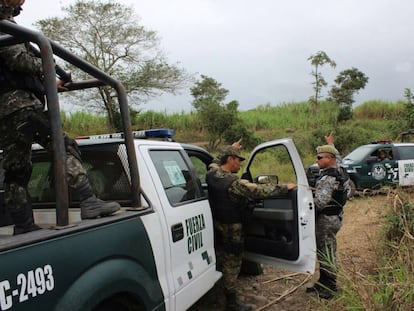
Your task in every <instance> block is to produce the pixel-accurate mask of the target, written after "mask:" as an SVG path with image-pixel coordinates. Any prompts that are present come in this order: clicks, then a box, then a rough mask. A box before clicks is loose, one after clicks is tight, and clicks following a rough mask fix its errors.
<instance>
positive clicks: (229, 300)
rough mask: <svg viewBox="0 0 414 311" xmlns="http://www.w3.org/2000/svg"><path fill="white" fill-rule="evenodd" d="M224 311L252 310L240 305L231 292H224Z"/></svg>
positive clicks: (249, 307) (247, 306)
mask: <svg viewBox="0 0 414 311" xmlns="http://www.w3.org/2000/svg"><path fill="white" fill-rule="evenodd" d="M225 295H226V310H228V311H251V310H253V308H252V307H251V306H249V305H247V304H244V303H241V302H240V301H239V300H238V299H237V296H236V293H235V292H233V291H225Z"/></svg>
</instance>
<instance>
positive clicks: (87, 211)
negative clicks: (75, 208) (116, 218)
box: [75, 179, 121, 219]
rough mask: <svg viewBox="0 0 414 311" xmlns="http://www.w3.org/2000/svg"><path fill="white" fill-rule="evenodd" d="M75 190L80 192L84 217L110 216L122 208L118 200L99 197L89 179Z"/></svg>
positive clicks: (82, 216) (82, 215)
mask: <svg viewBox="0 0 414 311" xmlns="http://www.w3.org/2000/svg"><path fill="white" fill-rule="evenodd" d="M75 190H76V192H78V194H79V201H80V208H81V218H82V219H93V218H97V217H102V216H108V215H111V214H113V213H115V212H116V211H118V210H119V209H120V208H121V206H120V205H119V203H117V202H105V201H102V200H100V199H98V198H97V197H96V196H95V194H94V193H93V190H92V187H91V185H90V183H89V180H88V179H85V180H84V181H83V182H82V183H81V184H80V185H79V187H77V188H76V189H75Z"/></svg>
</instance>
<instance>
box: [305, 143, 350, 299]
mask: <svg viewBox="0 0 414 311" xmlns="http://www.w3.org/2000/svg"><path fill="white" fill-rule="evenodd" d="M316 152H317V163H318V166H319V168H320V176H319V177H318V179H317V181H316V185H315V190H314V202H315V206H316V246H317V251H318V261H319V275H320V276H319V281H318V283H317V284H316V285H315V286H313V287H309V288H307V291H310V292H313V291H316V292H317V293H318V294H319V297H321V298H324V299H329V298H331V297H332V296H333V293H334V292H336V290H337V287H336V246H337V243H336V234H337V233H338V231H339V229H340V228H341V227H342V218H343V207H344V205H345V203H346V200H347V198H348V196H349V194H350V191H351V188H350V185H349V176H348V174H347V173H346V172H345V171H344V170H343V169H342V168H341V167H340V166H339V165H338V163H337V161H338V159H339V152H338V150H337V149H336V148H335V147H334V146H333V145H324V146H319V147H318V148H317V149H316Z"/></svg>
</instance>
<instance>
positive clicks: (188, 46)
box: [16, 0, 414, 112]
mask: <svg viewBox="0 0 414 311" xmlns="http://www.w3.org/2000/svg"><path fill="white" fill-rule="evenodd" d="M118 2H120V3H124V4H127V5H132V6H133V7H134V11H135V13H136V14H137V15H138V16H139V17H140V18H141V22H142V25H144V26H146V27H147V28H149V29H151V30H154V31H156V32H157V33H158V34H159V36H160V38H161V49H162V50H163V51H164V52H165V53H166V55H167V57H168V59H169V61H170V62H172V63H176V62H178V63H180V65H181V66H182V67H183V68H185V69H186V70H187V71H188V72H189V73H192V74H198V76H199V75H200V74H203V75H207V76H209V77H212V78H214V79H216V80H217V81H218V82H220V83H221V84H222V86H223V87H224V88H226V89H227V90H229V95H228V97H227V98H226V101H231V100H237V101H238V102H239V103H240V106H239V108H240V110H248V109H251V108H255V107H257V106H258V105H263V104H267V103H270V104H271V105H278V104H281V103H290V102H298V101H306V100H307V99H308V98H309V96H311V95H312V94H313V90H312V85H311V83H312V76H311V75H310V73H311V71H312V67H311V65H310V63H309V61H308V60H307V59H308V57H309V56H311V55H313V54H315V53H316V52H318V51H324V52H326V53H327V54H328V56H329V57H330V58H331V59H333V60H334V61H335V62H336V64H337V67H336V68H335V69H331V68H329V67H323V68H322V75H323V76H324V77H325V79H326V80H327V81H328V83H329V85H331V84H332V83H333V79H334V78H335V76H336V75H337V74H338V73H339V72H340V71H342V70H345V69H349V68H351V67H356V68H358V69H359V70H361V71H362V72H364V73H365V75H366V76H368V77H369V82H368V84H367V86H366V88H365V89H364V90H362V91H361V92H360V94H359V95H357V96H356V97H355V99H356V104H359V103H362V102H364V101H367V100H375V99H380V100H387V101H396V100H398V99H403V95H404V89H405V88H411V89H412V90H414V72H413V69H414V68H413V64H414V40H413V35H414V18H413V16H414V1H413V0H290V1H285V0H283V1H281V0H256V1H248V0H118ZM71 3H74V1H71V0H58V1H57V0H26V3H25V4H24V6H23V12H22V14H21V15H20V16H18V17H17V19H16V20H17V22H18V23H19V24H21V25H24V26H28V27H30V28H33V25H32V24H33V22H34V21H36V20H39V19H43V18H47V17H52V16H59V15H61V14H62V13H61V10H60V8H61V7H62V6H63V5H65V6H67V5H68V4H71ZM325 91H326V90H325ZM325 94H326V92H325ZM191 100H192V97H191V96H190V95H189V90H184V91H183V92H182V94H181V95H179V96H163V97H161V98H158V99H156V100H155V101H152V102H151V105H148V104H147V105H145V106H142V108H144V110H150V109H152V110H157V111H166V112H181V111H190V110H191V109H192V108H191Z"/></svg>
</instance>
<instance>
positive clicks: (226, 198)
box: [207, 146, 296, 310]
mask: <svg viewBox="0 0 414 311" xmlns="http://www.w3.org/2000/svg"><path fill="white" fill-rule="evenodd" d="M243 160H244V158H243V157H242V156H241V154H240V149H239V148H237V147H235V146H226V147H225V148H224V149H223V151H222V153H221V156H220V165H219V166H218V167H217V166H216V167H213V168H212V169H210V171H209V172H208V173H207V184H208V193H209V201H210V206H211V208H212V213H213V220H214V228H215V233H216V250H217V261H218V268H219V270H220V271H222V273H223V285H224V291H225V295H226V300H227V310H251V307H250V306H248V305H245V304H242V303H240V302H239V301H238V300H237V297H236V292H235V287H236V282H237V277H238V275H239V272H240V268H241V263H242V257H243V245H244V239H243V224H242V223H243V213H244V212H245V210H246V208H247V207H248V202H249V200H250V199H256V198H265V197H274V196H278V195H280V194H284V193H287V192H288V190H290V189H293V188H295V187H296V185H295V184H288V185H273V184H254V183H251V182H249V181H248V180H245V179H240V178H239V177H237V176H236V175H235V173H237V172H238V171H239V170H240V165H241V162H242V161H243Z"/></svg>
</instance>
